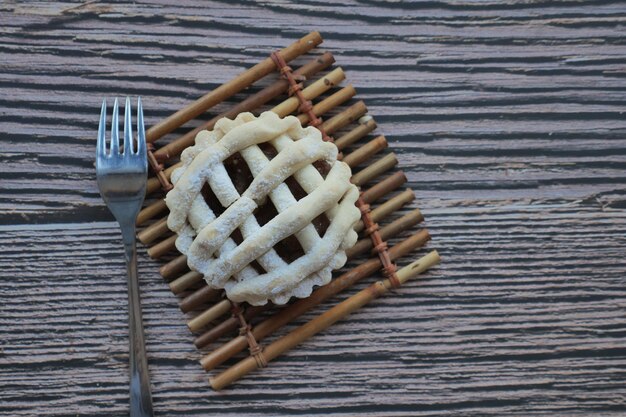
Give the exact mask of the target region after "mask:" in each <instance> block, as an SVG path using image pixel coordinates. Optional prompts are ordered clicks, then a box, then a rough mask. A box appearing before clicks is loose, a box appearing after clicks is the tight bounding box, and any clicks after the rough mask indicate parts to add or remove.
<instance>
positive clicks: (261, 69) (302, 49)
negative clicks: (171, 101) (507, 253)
mask: <svg viewBox="0 0 626 417" xmlns="http://www.w3.org/2000/svg"><path fill="white" fill-rule="evenodd" d="M320 43H322V37H321V35H320V34H319V33H318V32H311V33H309V34H308V35H306V36H304V37H303V38H302V39H300V40H298V41H296V42H294V43H292V44H291V45H289V46H288V47H286V48H284V49H281V50H280V54H281V56H282V57H283V59H284V60H285V61H287V62H288V61H291V60H293V59H294V58H296V57H298V56H300V55H302V54H305V53H307V52H308V51H310V50H311V49H313V48H315V47H316V46H317V45H319V44H320ZM275 70H276V66H275V64H274V61H272V59H271V58H269V57H268V58H266V59H264V60H263V61H261V62H259V63H258V64H256V65H255V66H254V67H252V68H250V69H248V70H246V71H244V72H242V73H241V74H239V75H238V76H236V77H235V78H234V79H232V80H231V81H230V82H228V83H226V84H222V85H221V86H219V87H218V88H216V89H215V90H213V91H211V92H209V93H207V94H205V95H204V96H202V97H200V98H199V99H197V100H196V101H194V102H193V103H191V104H189V105H188V106H186V107H185V108H183V109H181V110H179V111H177V112H176V113H174V114H172V115H171V116H169V117H168V118H166V119H165V120H163V121H161V122H159V123H157V124H156V125H154V126H152V127H151V128H150V129H148V130H147V131H146V140H147V141H148V142H154V141H155V140H157V139H159V138H160V137H162V136H163V135H165V134H167V133H169V132H171V131H173V130H174V129H176V128H178V127H179V126H182V125H183V124H185V123H186V122H188V121H189V120H191V119H193V118H195V117H197V116H199V115H201V114H202V113H204V112H205V111H207V110H208V109H210V108H211V107H213V106H215V105H216V104H218V103H221V102H222V101H224V100H226V99H227V98H229V97H231V96H233V95H234V94H236V93H238V92H239V91H241V90H243V89H245V88H246V87H249V86H250V85H252V84H253V83H254V82H255V81H257V80H259V79H261V78H263V77H265V76H266V75H267V74H269V73H270V72H272V71H275Z"/></svg>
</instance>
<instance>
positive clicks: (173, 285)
mask: <svg viewBox="0 0 626 417" xmlns="http://www.w3.org/2000/svg"><path fill="white" fill-rule="evenodd" d="M200 281H202V274H201V273H199V272H196V271H189V272H187V273H186V274H184V275H181V276H180V277H178V278H176V279H175V280H174V281H172V282H170V290H172V292H173V293H174V294H176V295H178V294H180V293H182V292H183V291H185V290H186V289H188V288H189V287H191V286H192V285H193V284H195V283H197V282H200Z"/></svg>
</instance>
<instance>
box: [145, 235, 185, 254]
mask: <svg viewBox="0 0 626 417" xmlns="http://www.w3.org/2000/svg"><path fill="white" fill-rule="evenodd" d="M177 237H178V236H177V235H172V236H170V237H168V238H167V239H163V240H162V241H160V242H159V243H157V244H155V245H153V246H150V247H149V248H148V255H149V256H150V257H151V258H152V259H157V258H160V257H161V256H163V255H165V254H166V253H168V252H169V251H171V250H173V249H175V248H176V245H175V243H176V238H177Z"/></svg>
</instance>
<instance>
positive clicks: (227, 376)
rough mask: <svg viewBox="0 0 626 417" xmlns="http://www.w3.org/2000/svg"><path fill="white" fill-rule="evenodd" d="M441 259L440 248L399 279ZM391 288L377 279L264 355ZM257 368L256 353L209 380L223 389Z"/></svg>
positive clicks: (401, 273) (272, 354)
mask: <svg viewBox="0 0 626 417" xmlns="http://www.w3.org/2000/svg"><path fill="white" fill-rule="evenodd" d="M439 261H440V258H439V254H438V253H437V251H432V252H430V253H429V254H427V255H426V256H424V257H422V258H420V259H418V260H417V261H415V262H412V263H410V264H409V265H407V266H405V267H404V268H402V269H400V270H399V271H398V273H397V274H398V279H399V281H400V283H401V284H404V283H406V282H407V281H408V280H409V279H411V278H414V277H416V276H417V275H419V274H421V273H423V272H424V271H426V270H427V269H429V268H431V267H432V266H434V265H436V264H438V263H439ZM391 288H392V285H391V282H390V281H389V280H388V279H386V280H384V281H378V282H375V283H374V284H372V285H370V286H369V287H367V288H365V289H364V290H362V291H360V292H358V293H357V294H355V295H353V296H352V297H349V298H347V299H346V300H344V301H343V302H341V303H339V304H337V305H336V306H334V307H333V308H331V309H330V310H328V311H326V312H324V313H322V314H320V315H319V316H317V317H315V318H314V319H312V320H311V321H309V322H307V323H306V324H303V325H302V326H300V327H298V328H297V329H295V330H293V331H291V332H290V333H289V334H287V335H286V336H283V337H281V338H280V339H278V340H277V341H275V342H274V343H272V344H270V345H268V346H266V347H265V349H263V356H264V357H265V360H266V361H268V362H269V361H272V360H273V359H275V358H276V357H278V356H279V355H281V354H283V353H285V352H286V351H288V350H290V349H293V348H294V347H295V346H297V345H299V344H300V343H302V342H304V341H306V340H307V339H309V338H311V337H312V336H314V335H316V334H317V333H319V332H321V331H322V330H324V329H327V328H328V327H330V326H331V325H333V324H334V323H336V322H337V321H339V320H341V319H342V318H344V317H346V316H347V315H349V314H350V313H352V312H354V311H356V310H358V309H359V308H361V307H363V306H364V305H366V304H367V303H369V302H371V301H372V300H374V299H376V298H378V297H380V296H381V295H383V294H385V293H386V292H388V291H389V290H390V289H391ZM256 368H257V362H256V360H255V358H254V357H253V356H248V357H247V358H245V359H243V360H242V361H240V362H239V363H237V364H236V365H234V366H232V367H230V368H229V369H227V370H226V371H224V372H222V373H221V374H219V375H217V376H216V377H213V378H209V382H210V384H211V386H212V387H213V389H215V390H221V389H223V388H224V387H226V386H228V385H230V384H232V383H233V382H234V381H236V380H238V379H239V378H241V377H242V376H244V375H246V374H247V373H249V372H251V371H253V370H254V369H256Z"/></svg>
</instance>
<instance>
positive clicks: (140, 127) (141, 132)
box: [137, 97, 147, 161]
mask: <svg viewBox="0 0 626 417" xmlns="http://www.w3.org/2000/svg"><path fill="white" fill-rule="evenodd" d="M137 154H138V155H139V157H140V158H142V159H144V160H146V161H147V156H146V128H145V126H144V124H143V105H142V104H141V97H138V98H137Z"/></svg>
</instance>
